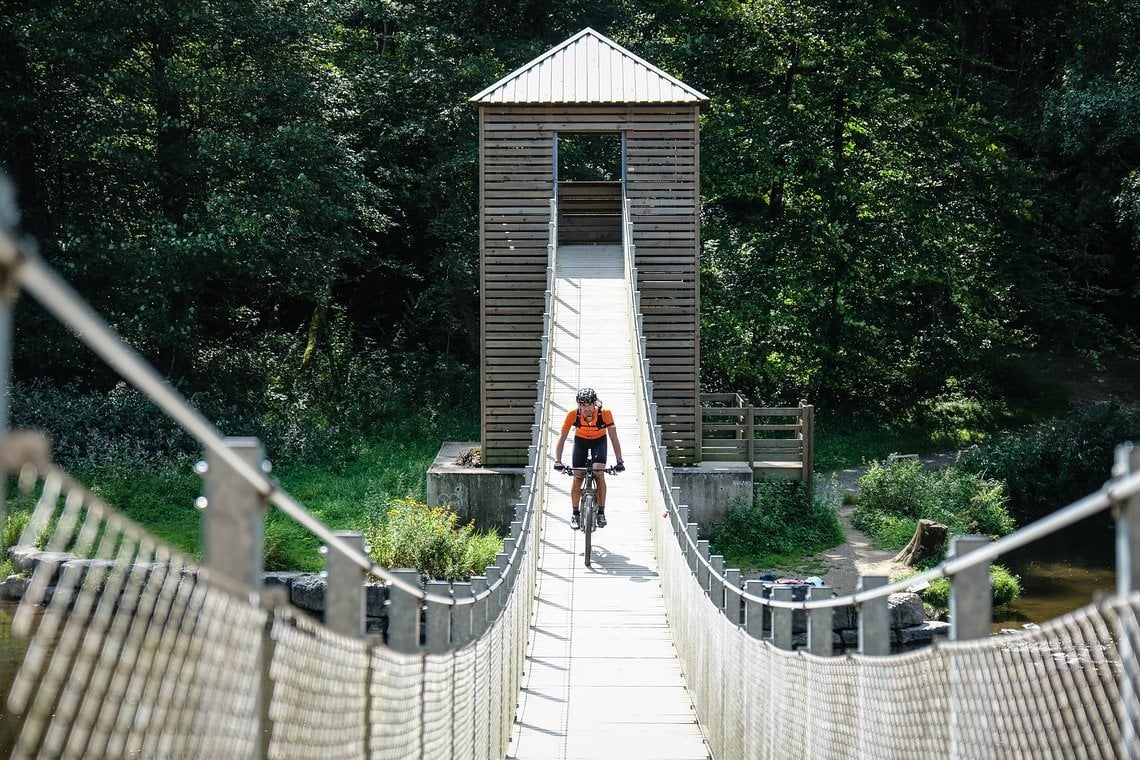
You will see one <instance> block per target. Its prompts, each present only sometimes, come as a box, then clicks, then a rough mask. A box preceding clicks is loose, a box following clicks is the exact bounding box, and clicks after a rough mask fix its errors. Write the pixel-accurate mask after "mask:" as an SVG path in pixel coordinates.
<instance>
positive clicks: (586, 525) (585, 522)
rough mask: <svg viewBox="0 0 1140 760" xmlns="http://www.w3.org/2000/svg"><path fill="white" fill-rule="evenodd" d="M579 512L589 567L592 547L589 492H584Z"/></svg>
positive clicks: (592, 505) (591, 503)
mask: <svg viewBox="0 0 1140 760" xmlns="http://www.w3.org/2000/svg"><path fill="white" fill-rule="evenodd" d="M580 513H581V516H582V533H583V535H585V537H586V550H585V559H586V567H589V566H590V560H591V559H592V558H591V556H590V554H591V550H592V548H593V547H592V544H593V536H594V498H593V496H591V495H590V494H586V495H584V496H583V497H582V507H581V509H580Z"/></svg>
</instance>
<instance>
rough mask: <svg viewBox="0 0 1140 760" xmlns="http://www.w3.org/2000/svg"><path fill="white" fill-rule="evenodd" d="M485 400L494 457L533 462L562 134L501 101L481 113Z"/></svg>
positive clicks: (489, 459)
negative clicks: (557, 138) (530, 452)
mask: <svg viewBox="0 0 1140 760" xmlns="http://www.w3.org/2000/svg"><path fill="white" fill-rule="evenodd" d="M479 124H480V138H479V154H480V155H479V159H480V161H479V164H480V176H479V196H480V213H479V240H480V256H479V299H480V304H481V310H480V313H481V314H482V322H481V333H482V335H481V341H480V345H482V347H483V355H482V373H481V378H482V380H481V383H480V400H481V402H482V426H481V427H482V431H483V440H482V447H483V451H482V455H483V462H484V464H486V465H491V466H494V465H522V464H526V460H527V447H528V446H529V445H530V440H531V425H533V424H534V403H535V400H536V399H535V395H534V389H535V383H536V382H537V380H538V359H539V355H540V353H541V351H542V313H543V309H544V308H545V301H544V298H543V294H544V292H545V290H546V264H547V251H546V247H547V242H548V238H549V236H550V230H549V225H550V199H551V198H552V197H553V196H554V140H553V135H552V133H551V132H550V130H549V129H547V128H545V127H544V126H543V125H542V124H541V123H536V122H534V121H529V122H520V121H519V120H517V119H516V118H515V117H514V115H513V114H511V113H509V112H504V111H503V110H501V109H490V108H486V107H484V108H481V109H480V115H479Z"/></svg>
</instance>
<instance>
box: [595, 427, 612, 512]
mask: <svg viewBox="0 0 1140 760" xmlns="http://www.w3.org/2000/svg"><path fill="white" fill-rule="evenodd" d="M590 443H591V444H592V446H591V448H592V449H593V452H594V480H595V481H596V482H597V484H598V511H599V512H601V511H602V510H603V509H605V508H606V473H605V472H604V470H605V469H606V456H607V455H608V454H609V446H608V444H607V441H606V438H605V436H602V437H601V438H598V439H596V440H593V441H590Z"/></svg>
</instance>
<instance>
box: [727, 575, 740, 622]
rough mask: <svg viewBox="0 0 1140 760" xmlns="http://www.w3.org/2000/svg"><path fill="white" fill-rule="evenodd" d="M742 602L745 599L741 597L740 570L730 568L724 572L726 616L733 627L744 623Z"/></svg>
mask: <svg viewBox="0 0 1140 760" xmlns="http://www.w3.org/2000/svg"><path fill="white" fill-rule="evenodd" d="M742 601H743V597H742V596H741V595H740V570H738V569H737V568H735V567H733V568H729V569H728V570H725V571H724V615H725V617H727V618H728V622H730V623H732V624H733V625H737V626H739V625H742V624H743V623H744V610H743V609H742V605H741V602H742Z"/></svg>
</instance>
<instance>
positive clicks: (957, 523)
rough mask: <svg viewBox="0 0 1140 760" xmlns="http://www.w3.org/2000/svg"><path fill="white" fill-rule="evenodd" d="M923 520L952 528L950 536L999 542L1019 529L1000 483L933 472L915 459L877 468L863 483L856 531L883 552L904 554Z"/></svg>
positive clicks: (946, 471)
mask: <svg viewBox="0 0 1140 760" xmlns="http://www.w3.org/2000/svg"><path fill="white" fill-rule="evenodd" d="M921 519H926V520H933V521H935V522H938V523H941V524H943V525H945V526H947V528H948V529H949V533H950V535H961V534H980V535H985V536H991V537H994V538H997V537H1000V536H1004V535H1007V534H1009V533H1012V532H1013V530H1014V528H1015V525H1014V522H1013V518H1011V517H1010V515H1009V512H1008V510H1007V508H1006V496H1005V490H1004V487H1003V485H1002V483H1000V482H998V481H996V480H990V479H987V478H983V477H981V476H980V475H978V474H976V473H971V472H965V471H963V470H961V469H959V468H957V467H944V468H941V469H937V470H928V469H926V468H925V467H924V466H923V465H922V463H921V462H919V461H916V460H913V459H903V460H894V461H890V460H888V461H886V462H872V463H871V465H870V467H868V469H867V472H866V473H865V474H864V475H863V477H862V478H860V479H859V498H858V503H857V506H856V507H855V511H854V513H853V515H852V523H853V524H854V525H855V527H856V528H858V529H859V530H861V531H863V532H864V533H866V534H867V535H869V536H871V537H872V538H873V539H874V540H875V542H876V544H877V545H879V546H882V547H883V548H888V549H901V548H902V547H903V546H905V545H906V543H907V541H909V540H910V538H911V536H912V535H913V534H914V529H915V525H916V524H917V522H918V521H919V520H921Z"/></svg>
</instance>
